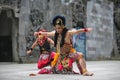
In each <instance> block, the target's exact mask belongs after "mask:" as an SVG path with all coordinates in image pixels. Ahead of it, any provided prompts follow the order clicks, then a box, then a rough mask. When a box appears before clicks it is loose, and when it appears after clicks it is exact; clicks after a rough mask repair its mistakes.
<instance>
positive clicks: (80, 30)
mask: <svg viewBox="0 0 120 80" xmlns="http://www.w3.org/2000/svg"><path fill="white" fill-rule="evenodd" d="M90 31H92V28H83V29H78V30H70V31H69V33H70V35H74V34H79V33H82V32H90Z"/></svg>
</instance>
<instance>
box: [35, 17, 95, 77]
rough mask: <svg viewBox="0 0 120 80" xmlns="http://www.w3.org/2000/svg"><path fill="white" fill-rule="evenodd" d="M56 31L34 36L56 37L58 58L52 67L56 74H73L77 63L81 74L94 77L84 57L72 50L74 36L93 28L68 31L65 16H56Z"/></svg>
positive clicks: (54, 21)
mask: <svg viewBox="0 0 120 80" xmlns="http://www.w3.org/2000/svg"><path fill="white" fill-rule="evenodd" d="M52 22H53V26H54V28H55V30H54V31H51V32H35V33H34V34H40V35H46V36H54V46H55V47H56V56H55V57H54V61H53V62H52V67H55V68H56V72H57V73H59V72H65V71H67V72H71V71H72V63H73V62H74V61H76V62H77V67H78V69H79V71H80V73H81V74H82V75H84V76H92V75H93V73H91V72H88V70H87V68H86V62H85V59H84V56H83V54H82V53H80V52H76V51H74V50H73V48H72V43H71V38H72V35H74V34H78V33H82V32H90V31H91V30H92V29H91V28H85V29H78V30H75V31H72V30H68V29H67V28H66V27H65V18H64V17H63V16H56V17H55V18H54V19H53V21H52Z"/></svg>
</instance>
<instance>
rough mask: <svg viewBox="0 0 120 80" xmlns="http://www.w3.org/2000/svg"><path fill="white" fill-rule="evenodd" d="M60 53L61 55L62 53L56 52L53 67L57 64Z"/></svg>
mask: <svg viewBox="0 0 120 80" xmlns="http://www.w3.org/2000/svg"><path fill="white" fill-rule="evenodd" d="M59 55H60V53H56V54H55V57H54V60H53V61H52V63H51V66H52V67H54V66H55V65H56V63H57V60H58V57H59Z"/></svg>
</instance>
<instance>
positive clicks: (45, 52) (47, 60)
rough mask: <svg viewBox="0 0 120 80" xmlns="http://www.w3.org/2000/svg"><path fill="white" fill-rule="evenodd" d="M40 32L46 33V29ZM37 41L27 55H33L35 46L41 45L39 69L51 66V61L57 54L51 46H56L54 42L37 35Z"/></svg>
mask: <svg viewBox="0 0 120 80" xmlns="http://www.w3.org/2000/svg"><path fill="white" fill-rule="evenodd" d="M39 32H46V30H44V29H40V31H39ZM36 37H37V39H36V41H35V42H34V43H33V45H32V46H31V48H30V50H28V51H27V54H31V53H32V50H33V49H34V47H35V46H37V45H39V47H40V57H39V59H38V64H37V65H38V66H37V67H38V69H42V68H43V67H45V66H47V65H50V64H51V61H52V60H53V59H54V55H55V52H52V51H51V48H50V44H54V41H53V40H52V39H50V38H49V37H47V36H43V35H36ZM48 73H49V72H48Z"/></svg>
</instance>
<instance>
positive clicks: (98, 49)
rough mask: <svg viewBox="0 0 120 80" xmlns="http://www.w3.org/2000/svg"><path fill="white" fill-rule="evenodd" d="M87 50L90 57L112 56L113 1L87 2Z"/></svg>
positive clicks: (102, 57)
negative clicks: (88, 30) (89, 30)
mask: <svg viewBox="0 0 120 80" xmlns="http://www.w3.org/2000/svg"><path fill="white" fill-rule="evenodd" d="M87 27H91V28H93V31H92V32H90V33H88V34H87V42H86V51H87V58H88V59H93V60H95V59H104V58H110V57H111V53H112V49H113V3H112V2H108V1H105V0H99V1H98V0H91V1H88V2H87Z"/></svg>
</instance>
